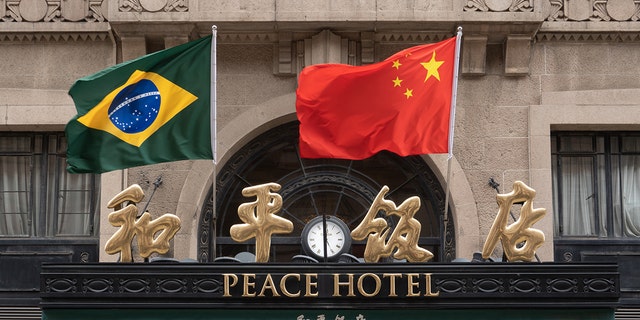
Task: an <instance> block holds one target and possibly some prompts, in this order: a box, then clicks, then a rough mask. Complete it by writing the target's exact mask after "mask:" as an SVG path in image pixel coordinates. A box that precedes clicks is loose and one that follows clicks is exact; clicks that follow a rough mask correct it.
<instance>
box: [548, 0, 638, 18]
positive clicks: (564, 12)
mask: <svg viewBox="0 0 640 320" xmlns="http://www.w3.org/2000/svg"><path fill="white" fill-rule="evenodd" d="M549 3H550V5H551V11H550V14H549V16H548V17H547V19H546V20H547V21H638V20H640V0H615V1H614V0H593V1H570V0H550V1H549Z"/></svg>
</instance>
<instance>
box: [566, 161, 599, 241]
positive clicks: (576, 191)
mask: <svg viewBox="0 0 640 320" xmlns="http://www.w3.org/2000/svg"><path fill="white" fill-rule="evenodd" d="M561 165H562V177H561V179H562V181H561V184H562V190H561V192H562V209H561V210H562V215H563V221H562V230H563V232H562V233H563V235H567V236H595V235H597V233H596V223H595V220H594V217H595V196H596V194H595V192H594V189H593V185H594V184H593V158H591V157H564V158H562V163H561Z"/></svg>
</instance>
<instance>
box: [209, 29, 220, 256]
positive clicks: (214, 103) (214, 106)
mask: <svg viewBox="0 0 640 320" xmlns="http://www.w3.org/2000/svg"><path fill="white" fill-rule="evenodd" d="M217 38H218V27H217V26H216V25H212V26H211V93H210V96H211V110H210V113H211V116H210V117H211V152H212V154H213V182H212V190H213V191H212V193H211V198H212V201H213V207H212V209H211V215H212V217H211V224H212V228H211V229H212V230H211V245H212V247H213V250H212V252H213V257H211V258H215V257H216V255H217V244H216V237H217V236H218V235H217V230H216V223H217V218H218V212H217V210H216V180H217V175H218V168H217V166H218V155H217V153H218V150H217V146H218V131H217V130H218V128H217V122H218V118H217V116H218V115H217V113H218V112H217V109H218V107H217V99H216V98H217V97H216V80H217V57H216V47H217V41H218V40H217Z"/></svg>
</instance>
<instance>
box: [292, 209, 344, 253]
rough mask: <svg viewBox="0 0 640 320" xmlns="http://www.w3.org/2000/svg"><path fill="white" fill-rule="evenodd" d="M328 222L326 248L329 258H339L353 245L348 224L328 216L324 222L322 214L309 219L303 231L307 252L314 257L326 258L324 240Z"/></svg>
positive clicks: (304, 245) (303, 240)
mask: <svg viewBox="0 0 640 320" xmlns="http://www.w3.org/2000/svg"><path fill="white" fill-rule="evenodd" d="M325 224H326V232H327V236H326V241H327V243H326V249H327V255H326V257H327V259H334V258H338V257H339V256H340V255H341V254H343V253H345V252H348V251H349V247H350V246H351V235H350V231H349V228H348V227H347V225H346V224H345V223H344V222H342V220H340V219H338V218H336V217H333V216H327V217H326V223H323V219H322V216H319V217H316V218H314V219H312V220H311V221H309V223H308V224H307V225H306V226H305V228H304V230H303V231H302V245H303V248H304V250H305V252H306V253H307V254H309V255H311V256H313V257H314V258H318V259H324V257H325V254H324V250H325V245H324V243H323V241H324V240H325V236H324V225H325Z"/></svg>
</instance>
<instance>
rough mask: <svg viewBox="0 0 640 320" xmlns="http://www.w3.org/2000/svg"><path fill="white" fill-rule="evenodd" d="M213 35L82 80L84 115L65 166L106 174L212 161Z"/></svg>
mask: <svg viewBox="0 0 640 320" xmlns="http://www.w3.org/2000/svg"><path fill="white" fill-rule="evenodd" d="M210 91H211V36H208V37H204V38H201V39H198V40H196V41H192V42H189V43H186V44H183V45H180V46H176V47H173V48H170V49H166V50H162V51H158V52H155V53H152V54H149V55H146V56H143V57H140V58H137V59H134V60H131V61H127V62H124V63H121V64H118V65H115V66H113V67H110V68H108V69H105V70H102V71H100V72H98V73H96V74H94V75H91V76H88V77H85V78H82V79H79V80H77V81H76V83H75V84H74V85H73V86H72V87H71V89H70V90H69V95H71V97H72V98H73V102H74V103H75V105H76V109H77V111H78V114H77V115H76V116H75V117H74V118H73V119H71V121H69V123H68V124H67V126H66V128H65V133H66V135H67V141H68V148H67V170H68V171H69V172H71V173H102V172H107V171H112V170H117V169H123V168H130V167H135V166H140V165H146V164H154V163H161V162H168V161H177V160H186V159H213V153H212V151H211V139H212V137H211V121H210V115H211V106H210V105H211V103H210V94H211V92H210Z"/></svg>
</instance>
